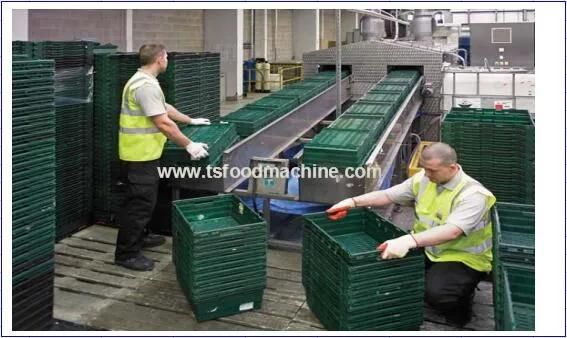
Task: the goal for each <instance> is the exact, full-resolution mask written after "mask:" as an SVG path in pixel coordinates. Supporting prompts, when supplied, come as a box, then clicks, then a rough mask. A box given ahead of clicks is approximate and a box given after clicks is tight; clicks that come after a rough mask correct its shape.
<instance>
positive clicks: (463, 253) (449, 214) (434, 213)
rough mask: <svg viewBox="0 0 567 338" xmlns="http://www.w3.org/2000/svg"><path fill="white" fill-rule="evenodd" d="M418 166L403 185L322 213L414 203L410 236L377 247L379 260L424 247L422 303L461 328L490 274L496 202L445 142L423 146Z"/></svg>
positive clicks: (345, 202)
mask: <svg viewBox="0 0 567 338" xmlns="http://www.w3.org/2000/svg"><path fill="white" fill-rule="evenodd" d="M420 164H421V167H422V168H423V169H424V170H422V171H420V172H419V173H417V174H416V175H414V176H413V177H411V178H409V179H407V180H406V181H405V182H403V183H401V184H399V185H396V186H394V187H391V188H389V189H387V190H383V191H375V192H371V193H368V194H364V195H361V196H356V197H354V198H349V199H346V200H343V201H341V202H339V203H338V204H336V205H334V206H333V207H331V208H330V209H329V210H327V212H328V213H329V214H331V215H333V216H335V217H333V218H336V217H337V215H346V211H347V210H348V209H350V208H354V207H378V206H384V205H387V204H390V203H399V204H406V203H408V202H415V213H416V218H417V219H416V221H415V224H414V227H413V232H412V233H411V234H408V235H405V236H401V237H398V238H396V239H393V240H389V241H386V242H385V243H384V244H383V245H381V246H380V249H379V250H381V251H382V258H384V259H391V258H401V257H404V256H405V255H406V254H407V253H408V251H409V250H411V249H413V248H419V247H423V248H425V255H426V273H425V300H426V302H428V303H429V304H430V305H431V306H432V307H434V308H435V309H437V310H439V311H440V312H442V313H443V314H444V315H445V317H446V318H447V320H448V321H450V322H452V323H455V324H457V325H459V326H464V325H465V324H466V323H468V322H469V321H470V319H471V316H472V299H473V297H474V290H475V288H476V286H477V284H478V283H479V282H480V280H481V279H482V278H483V277H484V276H485V275H486V274H487V273H489V272H490V271H491V270H492V222H491V220H490V208H491V207H492V206H493V205H494V203H495V202H496V199H495V197H494V195H492V193H491V192H490V191H488V190H487V189H486V188H484V187H483V186H482V185H481V184H480V183H479V182H477V181H476V180H474V179H473V178H471V177H470V176H468V175H467V174H465V172H464V171H463V169H462V168H461V166H459V165H458V164H457V154H456V153H455V150H454V149H453V148H451V147H450V146H449V145H447V144H445V143H435V144H432V145H430V146H429V147H427V148H425V150H424V151H423V153H422V155H421V158H420ZM339 213H341V214H339ZM343 217H344V216H343Z"/></svg>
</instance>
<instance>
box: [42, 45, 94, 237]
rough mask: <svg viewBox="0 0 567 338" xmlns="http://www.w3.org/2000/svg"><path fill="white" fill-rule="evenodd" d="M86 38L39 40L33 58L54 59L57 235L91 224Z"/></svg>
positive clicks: (89, 88)
mask: <svg viewBox="0 0 567 338" xmlns="http://www.w3.org/2000/svg"><path fill="white" fill-rule="evenodd" d="M98 45H99V44H98V43H95V42H90V41H40V42H35V43H34V56H35V57H40V58H45V59H53V60H54V61H55V115H56V117H55V120H56V124H55V126H56V127H55V140H56V144H55V149H56V168H57V169H56V185H57V198H56V215H57V218H56V228H57V234H56V235H57V236H56V237H57V239H58V240H59V239H62V238H64V237H66V236H67V235H69V234H71V233H73V232H75V231H77V230H78V229H79V228H80V227H81V226H85V225H88V224H90V222H91V216H92V201H93V198H92V197H93V196H92V180H93V172H92V170H93V169H92V168H93V132H92V131H93V128H92V126H93V102H92V97H93V78H92V70H93V65H94V54H93V50H94V48H95V47H96V46H98Z"/></svg>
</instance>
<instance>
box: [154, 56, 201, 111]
mask: <svg viewBox="0 0 567 338" xmlns="http://www.w3.org/2000/svg"><path fill="white" fill-rule="evenodd" d="M167 58H168V66H167V71H166V72H165V73H163V74H160V75H159V76H158V80H159V82H160V86H161V89H162V90H163V93H164V95H165V100H166V102H167V103H169V104H171V105H173V106H175V108H177V110H179V111H180V112H181V113H183V114H185V115H188V116H190V117H197V116H198V115H200V114H201V110H200V108H201V106H200V100H199V96H200V88H201V87H200V69H201V65H202V57H201V56H200V55H199V53H175V52H172V53H168V56H167ZM199 117H200V116H199Z"/></svg>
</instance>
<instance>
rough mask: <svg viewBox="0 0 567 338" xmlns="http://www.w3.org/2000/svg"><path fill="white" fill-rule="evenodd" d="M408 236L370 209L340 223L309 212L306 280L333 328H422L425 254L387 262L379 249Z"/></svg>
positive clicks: (311, 300) (310, 297) (312, 302)
mask: <svg viewBox="0 0 567 338" xmlns="http://www.w3.org/2000/svg"><path fill="white" fill-rule="evenodd" d="M401 235H404V232H403V231H401V230H399V229H398V228H397V227H396V226H395V225H393V224H392V223H390V222H389V221H387V220H386V219H384V218H382V217H381V216H379V215H377V214H375V213H374V212H372V211H370V210H368V209H353V210H351V211H349V214H348V215H347V217H345V218H343V219H340V220H338V221H331V220H329V219H328V216H327V214H326V213H316V214H310V215H305V223H304V235H303V256H302V259H303V264H302V279H303V285H304V287H305V291H306V297H307V303H308V305H309V308H310V309H311V311H312V312H313V313H314V314H315V315H316V316H317V318H319V320H320V321H321V323H322V324H323V325H324V326H325V328H327V329H328V330H334V331H343V330H368V331H370V330H372V331H374V330H376V331H390V330H416V329H418V328H419V326H420V325H421V323H422V322H423V295H424V258H423V254H422V252H421V251H417V250H415V251H412V252H410V253H409V254H408V255H407V256H406V257H404V258H401V259H396V260H382V259H381V258H380V257H379V253H377V251H376V247H377V246H378V245H379V244H380V243H383V242H385V241H387V240H389V239H393V238H396V237H398V236H401Z"/></svg>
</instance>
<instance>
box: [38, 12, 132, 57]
mask: <svg viewBox="0 0 567 338" xmlns="http://www.w3.org/2000/svg"><path fill="white" fill-rule="evenodd" d="M29 39H30V40H80V39H89V40H96V41H99V42H101V43H112V44H115V45H117V46H118V47H119V48H120V49H121V50H126V11H124V10H118V9H116V10H114V9H30V10H29Z"/></svg>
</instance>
